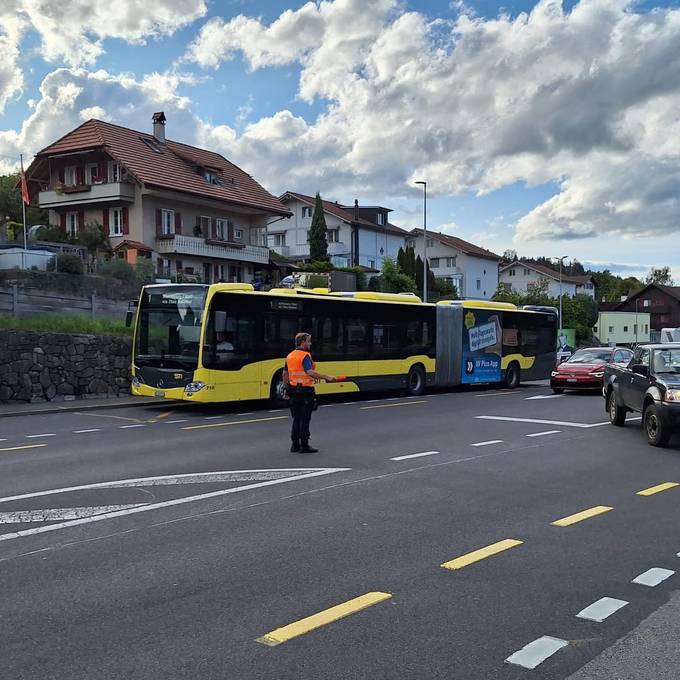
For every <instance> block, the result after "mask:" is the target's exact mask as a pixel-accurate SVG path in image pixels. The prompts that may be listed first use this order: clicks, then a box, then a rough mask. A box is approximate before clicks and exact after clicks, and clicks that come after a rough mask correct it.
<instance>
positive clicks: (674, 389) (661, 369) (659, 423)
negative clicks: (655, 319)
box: [602, 343, 680, 446]
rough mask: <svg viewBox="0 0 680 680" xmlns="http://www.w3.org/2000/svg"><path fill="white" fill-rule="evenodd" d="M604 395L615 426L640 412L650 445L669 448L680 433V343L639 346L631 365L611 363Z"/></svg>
mask: <svg viewBox="0 0 680 680" xmlns="http://www.w3.org/2000/svg"><path fill="white" fill-rule="evenodd" d="M602 396H603V397H604V398H605V405H606V408H607V412H608V413H609V422H611V424H612V425H618V426H622V425H623V424H624V423H625V422H626V414H627V413H628V412H629V411H637V412H639V413H642V425H643V428H644V431H645V435H646V436H647V441H648V442H649V444H651V445H652V446H667V445H668V442H669V441H670V438H671V435H672V434H673V432H674V431H678V430H680V343H674V344H670V343H669V344H662V345H639V346H638V347H636V349H635V354H634V356H633V360H632V361H631V363H630V365H628V366H617V365H615V364H609V365H608V366H607V367H606V368H605V370H604V386H603V388H602Z"/></svg>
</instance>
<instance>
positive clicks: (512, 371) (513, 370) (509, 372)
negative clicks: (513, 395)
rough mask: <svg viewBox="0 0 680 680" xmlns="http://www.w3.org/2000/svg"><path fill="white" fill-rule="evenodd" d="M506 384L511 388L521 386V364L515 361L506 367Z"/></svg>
mask: <svg viewBox="0 0 680 680" xmlns="http://www.w3.org/2000/svg"><path fill="white" fill-rule="evenodd" d="M505 386H506V387H508V388H510V389H511V390H514V389H515V388H516V387H519V365H518V364H516V363H515V362H514V361H513V362H512V363H511V364H510V365H509V366H508V367H507V368H506V369H505Z"/></svg>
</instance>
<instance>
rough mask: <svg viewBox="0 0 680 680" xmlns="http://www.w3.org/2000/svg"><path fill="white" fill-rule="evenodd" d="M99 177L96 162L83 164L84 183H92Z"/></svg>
mask: <svg viewBox="0 0 680 680" xmlns="http://www.w3.org/2000/svg"><path fill="white" fill-rule="evenodd" d="M97 179H99V173H98V166H97V164H96V163H88V164H87V165H86V166H85V183H86V184H94V183H95V180H97Z"/></svg>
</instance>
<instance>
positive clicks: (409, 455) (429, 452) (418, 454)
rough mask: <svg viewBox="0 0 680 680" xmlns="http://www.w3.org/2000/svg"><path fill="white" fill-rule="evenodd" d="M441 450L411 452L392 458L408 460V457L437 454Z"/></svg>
mask: <svg viewBox="0 0 680 680" xmlns="http://www.w3.org/2000/svg"><path fill="white" fill-rule="evenodd" d="M438 453H439V451H423V452H422V453H409V454H408V455H406V456H395V457H394V458H390V460H407V459H408V458H422V457H423V456H436V455H437V454H438Z"/></svg>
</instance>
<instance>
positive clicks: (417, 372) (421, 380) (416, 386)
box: [406, 366, 425, 397]
mask: <svg viewBox="0 0 680 680" xmlns="http://www.w3.org/2000/svg"><path fill="white" fill-rule="evenodd" d="M406 392H407V393H408V394H409V396H411V397H419V396H420V395H421V394H423V393H424V392H425V371H423V367H422V366H412V367H411V370H410V371H409V372H408V377H407V378H406Z"/></svg>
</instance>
